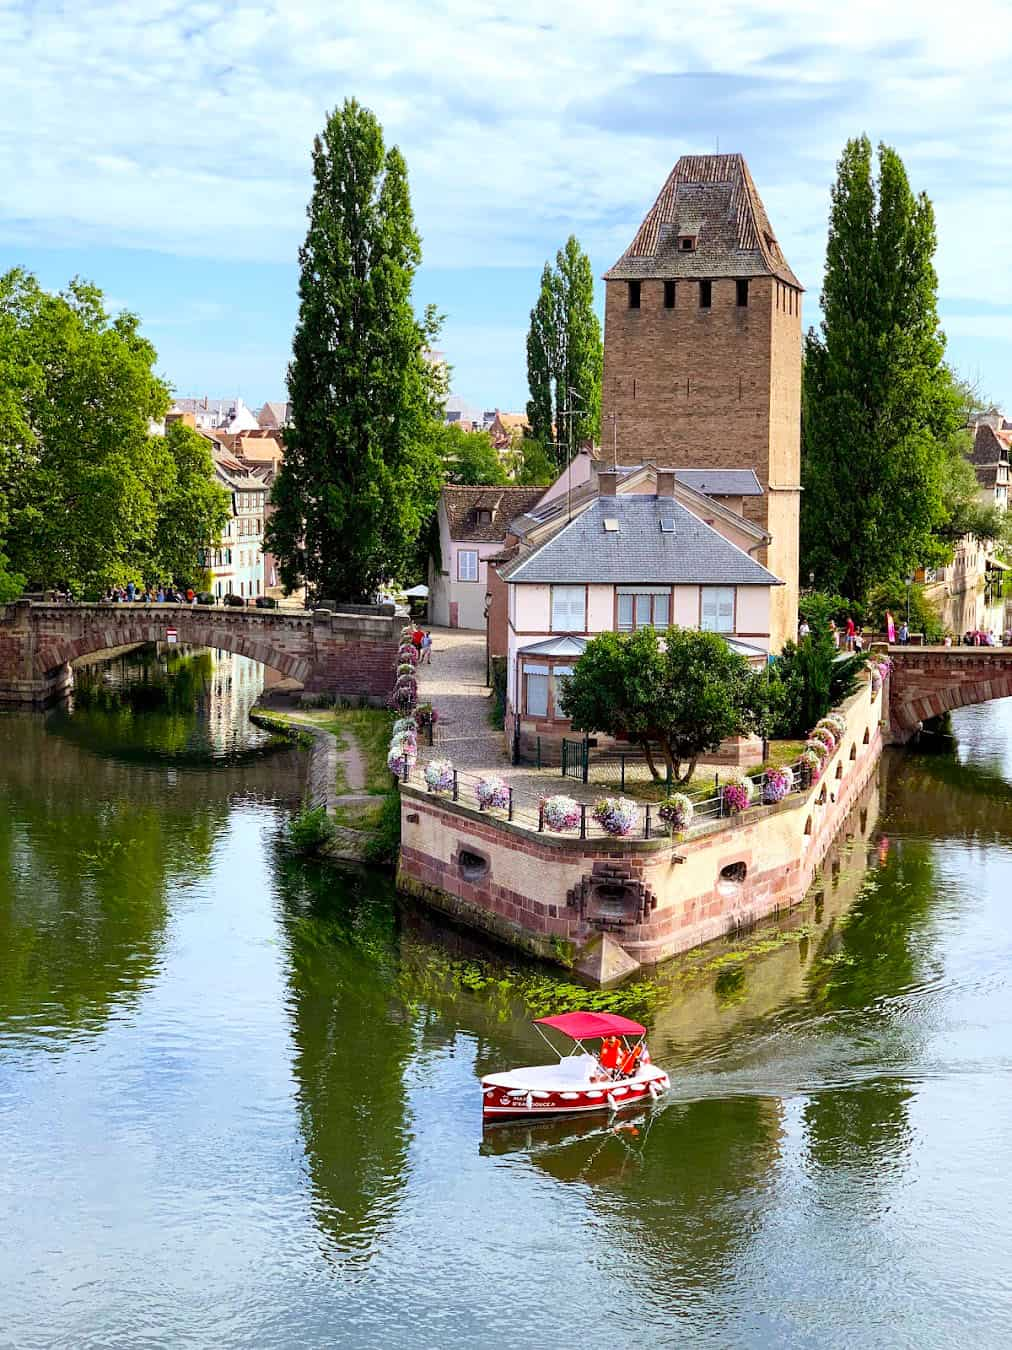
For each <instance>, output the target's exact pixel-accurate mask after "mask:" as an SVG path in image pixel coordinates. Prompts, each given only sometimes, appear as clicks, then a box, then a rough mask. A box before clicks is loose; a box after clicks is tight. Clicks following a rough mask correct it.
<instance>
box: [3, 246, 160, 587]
mask: <svg viewBox="0 0 1012 1350" xmlns="http://www.w3.org/2000/svg"><path fill="white" fill-rule="evenodd" d="M154 362H155V350H154V348H153V347H152V345H151V344H150V343H149V342H148V341H146V339H144V338H142V337H141V336H140V333H139V331H138V320H137V318H136V317H135V316H134V315H132V314H126V313H123V314H120V315H118V316H117V317H116V318H115V319H110V318H109V316H108V315H107V313H106V311H105V308H104V305H103V298H102V293H101V291H100V290H99V289H98V288H97V287H95V286H93V285H91V284H89V283H87V282H82V281H78V280H75V281H73V282H71V284H70V286H69V287H68V288H67V290H66V291H64V292H63V293H61V294H59V295H52V294H49V293H47V292H45V291H44V290H42V288H41V287H40V286H39V284H38V282H37V281H36V280H35V278H34V277H32V276H30V275H28V274H27V273H25V272H22V271H19V270H15V271H12V272H8V273H7V274H6V275H5V276H3V277H0V372H2V373H3V376H4V381H5V383H4V389H3V392H2V394H0V465H2V466H3V469H4V472H3V473H2V474H0V493H2V501H0V530H5V531H6V537H5V551H6V553H7V555H8V557H9V559H10V566H11V567H12V568H14V569H16V570H17V571H18V572H19V573H23V574H24V575H25V576H26V577H27V579H28V581H29V583H30V584H33V585H51V584H54V583H59V584H66V585H69V586H71V587H73V588H74V589H78V590H86V589H100V588H102V587H104V586H107V585H109V584H111V583H113V582H120V581H124V580H128V579H130V578H131V577H132V578H133V579H134V580H141V579H142V577H141V568H142V566H143V564H144V563H145V562H146V561H147V560H149V559H150V558H151V556H152V550H153V547H154V537H155V533H156V529H157V526H158V507H157V502H158V497H159V493H160V490H161V489H160V485H161V483H162V482H163V481H164V479H165V477H166V475H171V463H170V461H169V456H168V453H167V451H166V448H165V445H164V442H163V440H162V438H161V437H159V436H152V435H151V434H150V430H149V428H150V422H151V420H152V419H158V418H160V417H162V416H163V415H164V413H165V410H166V408H167V407H168V402H169V395H168V389H167V388H166V386H165V384H164V383H163V382H162V381H161V380H160V379H159V378H158V377H157V376H156V375H155V374H154V370H153V367H154Z"/></svg>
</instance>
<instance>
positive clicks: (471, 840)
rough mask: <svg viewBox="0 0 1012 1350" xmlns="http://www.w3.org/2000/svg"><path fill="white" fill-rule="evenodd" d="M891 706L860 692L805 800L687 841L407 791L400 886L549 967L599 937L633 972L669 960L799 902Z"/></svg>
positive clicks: (878, 744)
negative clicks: (564, 824) (614, 834)
mask: <svg viewBox="0 0 1012 1350" xmlns="http://www.w3.org/2000/svg"><path fill="white" fill-rule="evenodd" d="M886 698H887V696H886V694H885V693H883V692H880V693H878V694H874V693H873V692H872V690H871V687H870V685H865V686H863V687H862V689H861V690H860V691H859V692H858V693H857V694H856V695H854V697H853V698H852V699H850V700H849V701H848V703H847V704H846V705H845V706H844V711H845V712H846V715H847V734H846V735H845V736H844V738H843V741H842V743H841V744H840V746H838V747H837V749H836V751H835V752H834V754H833V755H832V757H831V758H830V759H829V760H828V761H827V764H826V767H825V769H824V771H823V775H822V777H821V778H820V779H819V780H818V781H817V782H816V783H814V784H813V785H812V787H811V788H810V789H809V790H808V791H806V792H804V793H802V794H798V795H793V796H791V797H788V798H787V799H786V800H784V801H783V802H780V803H778V804H776V805H774V806H764V807H756V808H753V809H751V810H749V811H748V812H746V813H745V814H744V815H742V816H740V817H730V818H726V819H723V820H719V821H708V822H706V823H704V824H703V825H702V826H700V827H699V828H697V829H695V830H692V831H690V833H689V834H688V836H687V837H686V838H684V839H683V840H681V841H675V842H672V841H671V840H670V839H666V838H665V839H650V840H643V839H639V840H623V839H597V838H595V839H587V840H580V839H575V838H573V837H572V836H565V835H551V834H548V833H537V832H533V831H531V830H529V829H526V828H524V827H522V826H520V825H517V824H515V823H510V822H508V821H505V820H502V819H500V818H496V817H492V816H489V815H487V814H482V813H481V812H479V811H477V810H475V809H473V808H471V807H467V806H464V805H462V804H460V803H453V802H450V801H447V800H445V799H444V798H441V797H435V796H432V795H429V794H426V793H425V792H424V791H421V790H420V789H418V788H415V787H412V786H408V785H402V788H401V856H400V865H399V870H398V884H399V887H400V889H401V890H403V891H404V892H406V893H408V894H411V895H413V896H415V897H417V898H419V899H421V900H423V901H424V902H425V903H427V904H429V905H431V906H433V907H434V908H435V909H438V910H440V911H441V912H443V913H445V914H448V915H449V916H451V917H452V918H454V919H455V920H457V921H458V922H461V923H463V924H466V925H469V926H471V927H474V928H477V929H480V930H482V931H483V932H485V933H488V934H490V935H492V936H493V937H495V938H497V939H499V940H501V941H504V942H507V943H509V944H511V945H513V946H516V947H519V948H521V949H522V950H526V951H528V952H531V953H534V954H536V955H538V956H541V957H545V958H547V959H550V960H552V959H554V960H561V961H563V962H564V963H567V964H568V963H569V962H570V961H572V960H573V959H574V958H575V957H577V956H578V954H579V953H580V951H581V950H582V949H584V948H588V947H589V946H590V944H592V943H593V942H595V941H596V940H597V939H599V938H600V936H601V935H606V936H607V937H608V938H609V939H611V941H612V942H614V943H616V944H617V945H618V946H620V947H621V948H622V950H623V951H624V952H625V954H626V956H627V957H628V958H630V963H629V964H630V967H631V966H632V965H634V964H637V963H638V964H653V963H656V962H658V961H661V960H664V959H666V958H667V957H669V956H673V955H675V954H676V953H678V952H682V951H687V950H688V949H690V948H692V947H696V946H699V945H700V944H702V943H704V942H709V941H712V940H713V939H715V938H719V937H722V936H724V935H725V934H727V933H730V932H733V931H735V930H736V929H739V928H743V927H747V926H749V925H750V924H753V923H755V922H756V921H758V920H760V919H762V918H764V917H766V916H768V915H770V914H772V913H774V912H776V911H778V910H782V909H786V908H788V907H790V906H792V905H795V904H797V903H799V902H800V901H801V899H802V898H803V897H804V895H805V892H806V891H807V890H808V887H809V886H810V884H811V882H812V879H813V877H814V875H815V872H816V870H817V868H818V866H819V864H820V863H821V861H822V859H823V858H824V857H825V855H826V853H827V851H828V850H829V848H830V846H831V845H832V843H833V841H834V839H835V838H836V836H837V834H838V833H839V831H840V830H841V828H842V827H843V825H844V822H845V821H846V819H847V816H848V814H849V812H850V811H851V808H852V807H853V805H854V803H855V801H856V800H857V799H858V797H859V796H860V794H861V792H862V791H863V789H864V788H865V786H866V784H867V783H868V781H869V779H870V777H871V776H872V774H873V773H874V772H875V769H876V766H877V764H878V760H879V756H880V754H881V750H882V745H883V729H884V728H883V724H882V721H881V719H882V717H883V715H884V714H885V711H886V708H887V706H888V704H887V701H886Z"/></svg>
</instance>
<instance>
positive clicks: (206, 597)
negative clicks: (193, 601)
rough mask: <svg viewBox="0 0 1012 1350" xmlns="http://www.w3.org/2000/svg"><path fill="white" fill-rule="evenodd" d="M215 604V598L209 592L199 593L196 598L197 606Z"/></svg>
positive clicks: (216, 600)
mask: <svg viewBox="0 0 1012 1350" xmlns="http://www.w3.org/2000/svg"><path fill="white" fill-rule="evenodd" d="M217 602H218V598H217V596H214V595H212V594H211V592H210V591H201V592H200V594H199V595H198V596H197V604H198V605H214V604H217Z"/></svg>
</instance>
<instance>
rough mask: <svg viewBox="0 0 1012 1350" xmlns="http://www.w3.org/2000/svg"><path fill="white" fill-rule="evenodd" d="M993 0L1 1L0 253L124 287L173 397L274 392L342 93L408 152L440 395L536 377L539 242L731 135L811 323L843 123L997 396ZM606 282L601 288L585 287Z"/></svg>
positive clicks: (1006, 317)
mask: <svg viewBox="0 0 1012 1350" xmlns="http://www.w3.org/2000/svg"><path fill="white" fill-rule="evenodd" d="M1007 14H1008V9H1007V6H1005V5H1002V4H998V3H990V2H989V0H965V2H964V3H963V4H961V5H958V6H939V7H928V6H925V5H924V4H923V3H922V0H918V2H917V3H911V2H910V0H892V3H890V4H889V5H882V4H881V3H878V2H876V3H870V2H869V0H853V2H852V3H850V4H848V5H847V6H830V5H825V4H822V3H820V2H819V0H776V2H775V3H767V2H766V0H762V2H761V3H753V4H751V5H747V6H745V5H740V4H726V3H722V0H711V3H708V4H707V5H705V6H697V7H692V6H689V5H680V6H678V7H677V8H675V7H673V6H671V5H664V4H657V3H656V0H648V2H646V3H644V2H642V0H623V2H622V3H602V2H601V0H581V3H579V4H577V3H574V0H556V3H554V4H553V5H552V6H545V5H544V4H538V3H534V2H533V0H511V4H510V5H509V6H503V7H501V8H498V7H496V6H493V5H481V4H478V3H474V2H473V0H436V2H435V3H429V4H426V5H424V6H422V5H417V4H412V3H409V0H373V3H370V4H369V5H367V6H366V5H363V6H352V5H343V4H336V5H335V4H334V3H333V0H299V3H297V4H296V3H285V4H281V3H273V2H271V3H244V0H84V3H81V2H80V0H77V2H75V0H0V50H3V51H4V53H5V57H6V60H5V79H4V84H5V116H4V118H3V123H2V126H0V163H2V167H3V169H4V182H5V184H6V191H5V193H4V194H3V198H2V201H0V257H2V263H3V265H4V266H7V265H14V264H21V265H24V266H27V267H29V268H31V269H32V270H34V271H36V272H37V273H38V275H39V277H40V279H41V280H42V281H43V282H44V283H45V284H46V285H49V286H52V287H58V286H61V285H63V284H64V283H65V282H66V281H67V280H68V278H69V277H70V276H72V275H74V274H81V275H84V276H87V277H88V278H90V279H92V280H94V281H95V282H97V283H98V285H100V286H101V287H102V288H103V290H104V291H105V292H106V294H107V296H108V297H109V299H110V301H111V303H112V305H113V306H114V307H119V306H125V307H128V308H130V309H133V310H135V311H136V312H137V313H139V314H140V315H141V316H142V318H143V320H144V327H145V331H146V332H147V334H148V336H149V337H150V338H151V339H152V341H154V342H155V344H156V346H157V348H158V351H159V367H160V370H161V372H162V374H163V375H164V376H165V377H166V378H167V379H168V380H169V381H170V383H171V384H172V385H173V386H174V387H175V388H176V390H177V391H178V392H179V393H180V394H202V393H208V394H212V395H220V396H226V395H229V394H233V393H239V394H241V395H242V396H243V397H244V398H245V399H246V400H247V402H249V403H252V404H258V403H260V402H262V401H263V400H264V399H266V398H279V397H283V395H284V375H285V367H286V364H287V359H288V352H289V346H290V341H291V331H292V325H293V322H294V318H295V305H296V298H295V286H296V252H297V249H298V245H299V243H300V240H301V236H302V234H303V231H304V224H305V215H304V210H305V203H306V200H307V197H308V194H309V186H310V183H309V149H310V145H311V141H312V137H313V135H314V133H315V132H316V131H317V130H318V129H319V127H320V125H321V124H322V122H323V119H324V117H325V115H326V113H327V110H328V109H329V108H331V107H333V106H335V105H336V104H338V103H340V102H341V101H342V100H343V99H344V98H345V97H347V96H350V95H355V96H357V97H358V98H359V99H360V100H361V101H362V102H364V103H366V104H368V105H369V106H370V107H372V108H373V109H374V111H375V112H376V113H377V115H378V116H379V118H380V120H381V121H382V122H383V124H384V126H385V128H386V131H387V134H388V138H389V139H391V140H394V141H396V142H397V143H398V144H399V145H400V146H401V148H402V150H403V151H404V153H405V156H406V158H407V161H408V167H409V171H410V174H411V184H412V193H413V199H414V205H415V212H416V216H417V220H418V225H419V229H420V231H421V234H422V236H423V247H424V251H425V265H424V267H423V269H422V271H421V273H420V274H419V277H418V279H417V284H416V301H417V302H418V304H419V306H421V305H422V304H424V303H426V302H428V301H432V302H434V303H436V304H437V305H438V307H439V308H440V309H441V310H442V311H443V312H444V313H445V314H446V324H445V329H444V334H443V338H442V341H441V343H440V346H441V347H442V349H443V350H444V351H445V352H446V356H447V359H448V360H449V362H450V363H451V365H452V366H453V367H454V372H455V374H454V381H453V384H454V390H455V392H457V393H459V394H461V395H462V396H463V397H465V398H466V399H467V400H468V401H469V402H471V403H472V404H474V405H475V406H477V407H494V406H499V407H502V408H517V407H522V406H523V404H524V401H525V399H526V372H525V355H524V338H525V333H526V327H527V316H528V311H529V309H530V306H531V304H532V302H533V299H534V296H535V294H536V289H537V281H538V276H539V274H540V270H541V266H542V264H543V262H544V260H545V259H546V258H547V257H549V256H550V255H552V254H553V253H554V251H555V249H556V248H557V247H558V246H559V245H560V244H561V243H562V242H563V240H564V239H565V237H566V235H567V234H569V233H570V232H571V231H572V232H574V233H575V234H576V235H577V236H578V237H579V239H580V240H581V242H582V243H583V244H584V246H585V247H586V249H587V250H588V252H589V253H590V256H591V259H592V262H593V264H594V268H595V271H596V272H597V273H598V275H600V273H601V272H602V271H603V270H604V269H605V268H606V267H607V266H609V264H610V263H611V262H613V261H614V259H615V258H616V257H617V256H618V255H619V254H620V253H621V252H622V251H623V249H624V248H625V247H626V245H627V244H628V242H629V240H630V239H631V238H632V235H633V234H634V232H635V229H636V226H637V225H638V223H639V221H640V219H641V218H642V216H643V215H644V213H645V212H646V210H647V208H648V207H649V206H650V204H651V202H652V201H653V199H654V197H655V195H656V193H657V191H658V189H659V188H660V186H661V184H662V183H663V181H664V179H665V177H666V176H667V174H668V172H669V170H670V168H671V166H672V164H673V163H674V161H675V160H676V159H677V157H678V156H679V155H680V154H683V153H687V152H705V151H708V150H711V149H714V148H715V147H716V145H717V142H718V139H719V144H720V149H721V150H723V151H731V150H737V151H741V152H742V153H743V154H744V155H745V156H746V158H747V159H748V161H749V164H750V166H751V168H752V172H753V175H754V177H755V179H756V182H757V184H758V186H759V190H760V193H761V194H762V196H763V199H764V201H765V203H766V207H767V210H768V211H769V213H770V216H771V219H772V221H773V224H774V228H775V229H776V231H777V234H778V236H779V239H780V242H781V244H782V246H783V248H784V251H785V253H786V255H787V257H788V259H789V260H790V262H791V264H792V266H793V267H794V270H795V271H796V272H797V273H798V275H799V276H800V277H801V280H802V281H803V283H804V285H805V286H806V287H807V290H808V295H807V296H806V307H805V315H804V317H805V322H806V323H808V322H814V321H815V320H816V318H817V314H816V309H817V301H818V292H819V286H820V280H821V275H822V260H823V250H824V246H825V223H826V212H827V207H828V196H829V187H830V184H831V182H832V179H833V175H834V167H835V163H836V159H837V157H838V155H839V152H840V149H841V147H842V145H843V143H844V141H845V140H846V138H847V137H848V136H851V135H855V134H857V133H859V132H862V131H865V132H867V133H868V135H870V136H871V137H872V139H873V140H880V139H881V140H885V141H887V142H889V143H890V144H893V145H895V146H896V148H897V149H898V150H899V152H900V153H901V155H902V156H903V158H904V160H905V162H906V165H907V169H908V171H909V173H910V176H911V180H912V183H913V185H914V187H915V188H917V189H923V190H925V191H926V192H927V193H928V194H929V195H930V196H931V198H932V199H933V201H934V203H935V207H936V212H937V217H938V233H939V252H938V258H937V266H938V272H939V283H940V296H941V311H942V317H943V324H944V327H945V330H946V332H947V334H948V337H949V356H950V359H951V360H952V361H953V363H954V364H955V365H956V366H957V367H958V368H959V369H960V370H961V372H962V373H964V374H966V375H968V376H970V377H972V378H975V379H977V380H978V381H979V383H980V385H981V388H982V391H983V392H984V393H985V394H987V395H989V396H991V397H994V398H995V399H997V400H998V401H999V402H1001V403H1004V405H1005V406H1006V407H1007V408H1009V409H1012V373H1010V370H1012V367H1010V358H1012V250H1010V249H1009V247H1008V245H1007V242H1006V237H1007V234H1008V225H1007V221H1008V219H1009V218H1010V208H1012V178H1010V174H1009V158H1010V150H1012V134H1010V133H1012V81H1010V80H1009V79H1008V77H1007V72H1008V70H1009V68H1010V57H1012V25H1010V24H1009V23H1008V21H1007ZM599 299H600V295H599Z"/></svg>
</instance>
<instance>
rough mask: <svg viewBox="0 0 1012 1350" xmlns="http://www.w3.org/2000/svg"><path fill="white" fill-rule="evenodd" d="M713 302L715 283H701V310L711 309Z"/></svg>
mask: <svg viewBox="0 0 1012 1350" xmlns="http://www.w3.org/2000/svg"><path fill="white" fill-rule="evenodd" d="M712 301H713V282H712V281H701V282H700V283H699V308H700V309H709V308H710V305H711V303H712Z"/></svg>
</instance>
